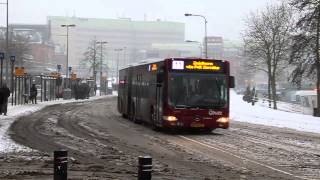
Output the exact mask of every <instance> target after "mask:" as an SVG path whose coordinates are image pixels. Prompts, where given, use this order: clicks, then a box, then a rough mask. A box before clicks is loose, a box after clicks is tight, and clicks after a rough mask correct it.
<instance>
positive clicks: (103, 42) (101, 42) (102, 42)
mask: <svg viewBox="0 0 320 180" xmlns="http://www.w3.org/2000/svg"><path fill="white" fill-rule="evenodd" d="M96 43H97V44H100V50H101V51H100V96H101V89H102V88H101V87H102V44H107V43H108V42H107V41H98V42H96Z"/></svg>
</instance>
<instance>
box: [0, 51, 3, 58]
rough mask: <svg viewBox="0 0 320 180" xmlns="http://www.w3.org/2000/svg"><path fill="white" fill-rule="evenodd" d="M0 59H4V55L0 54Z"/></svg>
mask: <svg viewBox="0 0 320 180" xmlns="http://www.w3.org/2000/svg"><path fill="white" fill-rule="evenodd" d="M0 59H1V60H3V59H4V53H3V52H0Z"/></svg>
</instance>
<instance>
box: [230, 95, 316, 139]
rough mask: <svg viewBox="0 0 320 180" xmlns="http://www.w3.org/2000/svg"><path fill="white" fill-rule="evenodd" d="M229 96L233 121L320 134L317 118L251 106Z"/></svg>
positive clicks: (238, 96) (236, 96)
mask: <svg viewBox="0 0 320 180" xmlns="http://www.w3.org/2000/svg"><path fill="white" fill-rule="evenodd" d="M230 95H231V102H230V106H231V108H230V116H231V119H232V120H233V121H240V122H248V123H253V124H260V125H267V126H275V127H281V128H290V129H294V130H298V131H305V132H312V133H320V118H319V117H313V116H310V115H303V114H296V113H290V112H284V111H278V110H274V109H270V108H267V107H261V106H252V105H251V104H249V103H246V102H244V101H243V100H242V96H241V95H237V94H236V93H235V92H234V91H231V92H230Z"/></svg>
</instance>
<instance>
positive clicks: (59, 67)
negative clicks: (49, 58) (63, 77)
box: [57, 64, 61, 72]
mask: <svg viewBox="0 0 320 180" xmlns="http://www.w3.org/2000/svg"><path fill="white" fill-rule="evenodd" d="M57 69H58V72H60V71H61V64H58V65H57Z"/></svg>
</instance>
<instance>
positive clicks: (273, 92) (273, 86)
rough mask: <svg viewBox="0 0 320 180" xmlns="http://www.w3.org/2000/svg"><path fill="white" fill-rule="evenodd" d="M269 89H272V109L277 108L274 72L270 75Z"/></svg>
mask: <svg viewBox="0 0 320 180" xmlns="http://www.w3.org/2000/svg"><path fill="white" fill-rule="evenodd" d="M271 90H272V100H273V109H278V108H277V87H276V77H275V74H273V75H272V77H271Z"/></svg>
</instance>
